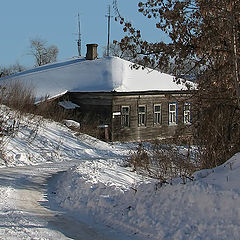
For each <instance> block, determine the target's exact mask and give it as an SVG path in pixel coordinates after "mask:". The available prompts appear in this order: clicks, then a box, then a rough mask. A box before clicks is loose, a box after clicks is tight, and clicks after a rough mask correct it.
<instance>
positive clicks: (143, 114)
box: [137, 104, 147, 127]
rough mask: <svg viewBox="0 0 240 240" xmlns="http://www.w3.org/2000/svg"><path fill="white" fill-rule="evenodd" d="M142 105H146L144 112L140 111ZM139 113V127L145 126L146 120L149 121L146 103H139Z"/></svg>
mask: <svg viewBox="0 0 240 240" xmlns="http://www.w3.org/2000/svg"><path fill="white" fill-rule="evenodd" d="M140 107H144V112H140V111H139V108H140ZM137 113H138V126H139V127H145V126H146V122H147V117H146V116H147V107H146V105H144V104H141V105H138V109H137Z"/></svg>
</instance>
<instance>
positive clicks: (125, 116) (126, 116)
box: [121, 105, 131, 128]
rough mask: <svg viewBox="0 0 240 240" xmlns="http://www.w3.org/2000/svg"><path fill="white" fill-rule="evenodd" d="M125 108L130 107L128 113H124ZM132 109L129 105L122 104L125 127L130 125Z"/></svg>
mask: <svg viewBox="0 0 240 240" xmlns="http://www.w3.org/2000/svg"><path fill="white" fill-rule="evenodd" d="M124 108H128V111H127V113H123V109H124ZM130 110H131V109H130V106H129V105H123V106H121V127H123V128H127V127H130Z"/></svg>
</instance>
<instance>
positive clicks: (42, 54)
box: [30, 38, 59, 66]
mask: <svg viewBox="0 0 240 240" xmlns="http://www.w3.org/2000/svg"><path fill="white" fill-rule="evenodd" d="M58 52H59V51H58V48H57V46H55V45H51V46H49V47H48V46H47V41H46V40H43V39H40V38H35V39H31V40H30V54H31V55H32V56H33V57H34V58H35V66H42V65H45V64H48V63H52V62H56V60H57V55H58Z"/></svg>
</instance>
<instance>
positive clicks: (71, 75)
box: [0, 57, 187, 100]
mask: <svg viewBox="0 0 240 240" xmlns="http://www.w3.org/2000/svg"><path fill="white" fill-rule="evenodd" d="M132 65H133V63H131V62H129V61H126V60H123V59H121V58H118V57H106V58H101V59H96V60H86V59H85V58H76V59H71V60H68V61H64V62H59V63H53V64H47V65H44V66H41V67H36V68H33V69H30V70H27V71H24V72H20V73H17V74H14V75H11V76H8V77H5V78H2V79H1V80H2V81H1V83H0V84H4V83H5V82H7V81H9V80H10V79H11V80H17V81H20V82H21V81H23V82H24V84H25V85H26V84H27V85H29V86H31V88H33V89H34V93H35V95H36V100H39V99H41V98H44V97H46V96H48V97H50V98H51V97H54V96H56V95H58V94H60V93H62V92H65V91H69V92H101V91H103V92H108V91H117V92H128V91H131V92H132V91H154V90H157V91H175V90H186V89H187V87H186V86H185V84H184V83H181V84H177V83H176V82H174V77H173V76H171V75H168V74H165V73H161V72H159V71H156V70H151V69H148V68H145V69H142V68H140V69H134V68H132Z"/></svg>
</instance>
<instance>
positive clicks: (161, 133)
mask: <svg viewBox="0 0 240 240" xmlns="http://www.w3.org/2000/svg"><path fill="white" fill-rule="evenodd" d="M185 102H189V103H190V102H191V94H183V93H170V92H165V93H155V94H153V93H149V94H132V95H131V94H129V95H126V94H125V95H115V96H114V97H113V104H112V112H113V115H112V140H113V141H136V140H149V139H156V138H172V137H174V136H176V135H190V134H191V131H190V129H189V128H190V125H189V124H188V125H187V124H184V123H183V111H184V110H183V105H184V103H185ZM169 103H177V124H176V125H171V126H170V125H169ZM154 104H161V117H162V119H161V124H154ZM139 105H145V106H146V125H145V126H139V125H138V106H139ZM122 106H129V107H130V122H129V127H122V124H121V114H120V113H121V108H122Z"/></svg>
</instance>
